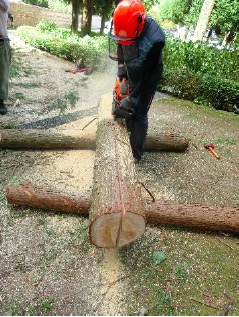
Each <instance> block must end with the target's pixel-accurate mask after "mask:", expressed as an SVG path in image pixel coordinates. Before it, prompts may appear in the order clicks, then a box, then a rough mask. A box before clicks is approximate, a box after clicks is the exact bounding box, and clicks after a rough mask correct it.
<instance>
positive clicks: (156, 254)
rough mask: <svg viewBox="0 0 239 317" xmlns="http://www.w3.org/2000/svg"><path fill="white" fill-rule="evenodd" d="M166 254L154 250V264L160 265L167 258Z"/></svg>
mask: <svg viewBox="0 0 239 317" xmlns="http://www.w3.org/2000/svg"><path fill="white" fill-rule="evenodd" d="M166 258H167V257H166V255H165V253H164V252H163V251H154V252H153V264H154V265H158V264H160V263H162V262H163V261H165V260H166Z"/></svg>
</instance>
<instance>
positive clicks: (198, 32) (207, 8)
mask: <svg viewBox="0 0 239 317" xmlns="http://www.w3.org/2000/svg"><path fill="white" fill-rule="evenodd" d="M214 4H215V0H204V3H203V5H202V8H201V12H200V15H199V18H198V22H197V26H196V29H195V32H194V35H193V41H194V42H195V41H202V39H203V35H204V34H205V31H206V29H207V25H208V22H209V19H210V15H211V13H212V9H213V7H214Z"/></svg>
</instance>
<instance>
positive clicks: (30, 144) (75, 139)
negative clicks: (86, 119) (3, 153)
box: [0, 129, 95, 150]
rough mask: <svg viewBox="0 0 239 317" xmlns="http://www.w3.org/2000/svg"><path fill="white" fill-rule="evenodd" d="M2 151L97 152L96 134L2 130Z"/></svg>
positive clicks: (0, 143) (71, 131)
mask: <svg viewBox="0 0 239 317" xmlns="http://www.w3.org/2000/svg"><path fill="white" fill-rule="evenodd" d="M0 148H2V149H52V150H53V149H62V150H64V149H79V150H85V149H88V150H95V133H89V132H86V131H82V130H79V131H76V130H68V129H65V130H61V131H60V132H59V131H57V130H28V129H6V130H0Z"/></svg>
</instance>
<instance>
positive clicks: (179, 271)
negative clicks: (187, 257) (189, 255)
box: [175, 262, 189, 279]
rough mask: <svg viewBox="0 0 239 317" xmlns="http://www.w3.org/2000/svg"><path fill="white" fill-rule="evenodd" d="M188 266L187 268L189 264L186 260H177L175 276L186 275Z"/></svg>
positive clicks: (181, 276) (183, 276) (182, 276)
mask: <svg viewBox="0 0 239 317" xmlns="http://www.w3.org/2000/svg"><path fill="white" fill-rule="evenodd" d="M188 268H189V265H188V263H187V262H177V265H176V268H175V276H176V277H177V278H180V279H183V278H185V277H186V276H187V270H188Z"/></svg>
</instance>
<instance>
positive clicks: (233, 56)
mask: <svg viewBox="0 0 239 317" xmlns="http://www.w3.org/2000/svg"><path fill="white" fill-rule="evenodd" d="M164 69H165V71H164V78H163V80H162V83H161V86H160V89H161V90H162V91H165V92H168V93H171V94H172V95H174V96H177V97H179V98H184V99H188V100H192V101H196V102H200V103H206V104H209V105H211V106H213V107H215V108H216V109H222V110H228V111H231V109H232V105H233V104H234V103H235V102H236V100H238V99H239V98H238V88H239V87H238V79H237V77H238V75H237V74H238V73H237V51H236V49H234V50H222V49H218V48H215V47H208V46H207V45H205V44H203V43H193V42H182V41H179V40H167V42H166V45H165V49H164Z"/></svg>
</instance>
